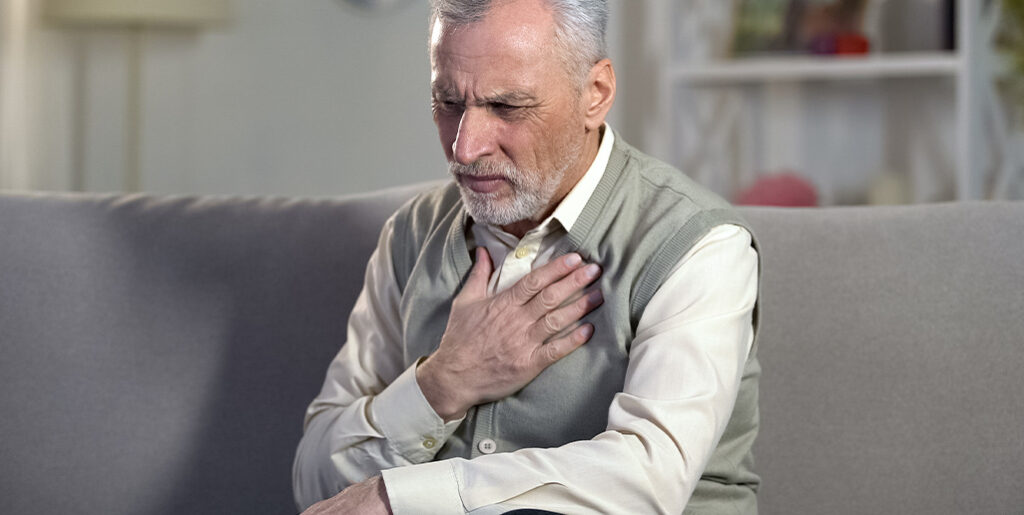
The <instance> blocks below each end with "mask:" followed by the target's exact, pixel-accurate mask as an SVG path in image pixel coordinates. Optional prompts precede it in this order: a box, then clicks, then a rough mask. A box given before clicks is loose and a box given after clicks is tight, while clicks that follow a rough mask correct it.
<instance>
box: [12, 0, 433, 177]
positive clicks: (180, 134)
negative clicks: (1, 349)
mask: <svg viewBox="0 0 1024 515" xmlns="http://www.w3.org/2000/svg"><path fill="white" fill-rule="evenodd" d="M4 2H5V4H4V7H5V10H4V14H3V15H2V17H0V20H2V21H3V22H4V23H5V24H9V23H11V21H12V16H11V12H10V10H9V9H6V8H8V7H10V6H11V5H12V4H16V5H15V7H16V8H17V9H22V10H24V11H26V12H25V14H24V17H25V18H26V19H27V20H28V23H27V25H28V27H27V28H28V31H27V34H24V35H15V36H17V38H16V39H13V40H12V37H13V36H12V35H11V33H10V32H9V31H5V36H4V38H3V47H4V48H3V55H4V62H3V64H4V67H3V69H4V71H5V74H4V75H3V76H2V77H0V78H2V80H3V88H2V89H0V92H2V93H3V94H4V99H5V102H4V104H3V105H4V107H6V108H8V109H6V111H4V112H3V113H0V114H2V115H3V120H4V125H3V126H2V127H0V128H2V129H3V136H4V137H3V141H4V142H5V143H7V145H5V146H0V154H2V156H0V157H2V159H0V162H2V166H3V168H4V169H3V175H2V177H4V178H6V179H5V180H4V182H3V183H2V184H0V187H6V188H12V189H51V190H60V189H69V188H75V186H76V184H77V185H78V186H80V187H81V188H82V189H85V190H90V191H115V190H120V189H122V188H124V187H125V185H126V182H125V174H126V163H127V162H130V160H129V156H130V154H129V152H127V149H126V147H125V145H126V142H127V141H129V139H128V136H127V131H128V129H129V127H130V125H131V124H130V118H129V117H128V113H129V111H128V110H127V92H128V91H129V87H128V85H129V84H130V70H131V66H130V65H129V63H130V62H131V61H130V59H131V50H132V48H133V45H138V48H139V49H140V51H141V53H140V62H141V68H140V70H141V74H140V77H139V79H140V84H141V90H140V93H141V97H140V102H141V103H140V107H141V109H140V122H141V124H140V130H139V135H140V141H141V146H140V150H139V152H140V154H139V162H140V164H141V173H140V177H139V179H140V186H141V189H143V190H147V191H154V192H164V193H185V192H189V193H191V192H194V193H255V194H289V195H332V194H344V193H352V192H361V191H367V190H370V189H374V188H380V187H386V186H391V185H397V184H405V183H409V182H413V181H420V180H429V179H433V178H440V177H443V176H444V173H445V171H444V170H445V166H444V159H443V154H442V152H441V150H440V145H439V144H438V143H437V137H436V133H435V131H434V128H433V123H432V122H431V119H430V110H429V102H428V98H429V96H428V85H429V66H428V63H427V56H426V50H425V46H426V39H427V21H426V18H427V6H426V3H424V2H411V3H410V4H409V5H406V6H404V7H401V8H399V9H396V10H395V11H394V12H389V13H379V14H373V13H367V12H365V11H362V10H359V9H355V8H352V7H349V6H347V5H345V4H343V3H342V2H341V1H340V0H304V1H303V2H281V1H278V0H235V1H234V2H233V7H234V12H233V15H232V19H231V21H230V23H229V24H228V25H227V26H224V27H219V28H213V29H207V30H203V31H172V30H166V29H146V30H144V31H141V32H140V33H137V34H133V32H132V31H131V30H130V29H113V28H106V29H87V30H79V29H68V28H58V27H53V26H51V25H49V24H47V23H45V22H43V21H42V20H41V18H40V13H39V12H38V11H39V9H38V2H35V1H33V0H4ZM15 14H17V13H15ZM5 28H6V27H5ZM12 52H13V53H14V54H13V58H12V57H11V55H12ZM25 62H27V64H24V63H25ZM12 63H13V64H18V66H19V67H18V68H17V69H16V70H15V71H16V72H17V75H18V77H19V78H18V80H12V76H13V75H12V74H11V73H6V72H7V71H8V70H9V68H10V67H11V66H10V65H11V64H12ZM19 63H22V64H19ZM11 106H22V108H20V109H15V110H12V109H10V107H11ZM15 146H16V147H17V148H14V147H15Z"/></svg>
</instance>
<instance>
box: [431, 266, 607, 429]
mask: <svg viewBox="0 0 1024 515" xmlns="http://www.w3.org/2000/svg"><path fill="white" fill-rule="evenodd" d="M491 273H492V267H491V259H490V256H489V255H488V254H487V251H486V250H484V249H483V248H479V249H478V250H477V262H476V264H475V265H474V266H473V269H472V271H471V272H470V276H469V279H468V280H467V281H466V285H465V287H463V289H462V291H461V292H460V293H459V295H458V296H456V297H455V300H454V301H453V303H452V310H451V314H450V316H449V318H448V326H447V328H446V329H445V333H444V335H443V336H442V338H441V344H440V346H439V347H438V349H437V350H436V351H435V352H434V353H433V354H431V355H430V357H429V358H427V359H426V360H425V361H424V362H423V363H422V364H421V365H420V366H419V368H418V369H417V370H416V380H417V382H418V383H419V386H420V389H421V390H422V391H423V395H424V396H425V397H426V398H427V401H428V402H429V403H430V405H431V406H432V407H433V408H434V410H435V411H436V412H437V413H438V415H440V416H441V417H442V418H443V419H444V420H446V421H449V420H455V419H458V418H461V417H462V416H464V415H465V413H466V411H467V410H468V409H469V408H471V407H473V406H476V405H478V404H482V403H485V402H491V401H496V400H499V399H502V398H504V397H507V396H509V395H511V394H513V393H515V392H517V391H519V390H520V389H521V388H522V387H524V386H526V385H527V384H528V383H529V382H530V381H532V380H533V379H534V378H535V377H537V375H539V374H540V373H541V372H542V371H543V370H544V369H545V368H547V367H548V366H550V365H551V364H553V363H555V362H556V361H558V360H560V359H562V358H563V357H565V356H567V355H569V353H571V352H572V351H574V350H575V349H577V348H578V347H580V346H581V345H583V344H584V343H586V342H587V340H589V339H590V337H591V336H592V335H593V332H594V328H593V326H592V325H590V324H581V323H580V320H581V319H582V318H583V317H584V316H585V315H586V314H587V313H590V312H591V311H593V310H594V309H595V308H597V307H598V306H600V305H601V303H602V302H603V300H604V299H603V296H602V294H601V291H600V290H597V289H593V290H591V291H589V292H585V290H586V289H587V286H588V285H590V284H592V283H593V282H594V280H595V279H597V277H598V276H600V274H601V269H600V267H599V266H597V265H594V264H589V265H587V264H584V263H583V262H582V259H581V258H580V256H579V255H577V254H567V255H565V256H562V257H559V258H557V259H553V260H552V261H551V262H549V263H548V264H546V265H544V266H542V267H540V268H538V269H537V270H534V271H533V272H531V273H529V274H528V275H526V276H525V277H523V278H522V279H521V280H520V281H519V282H517V283H516V284H515V285H513V286H512V287H511V288H509V289H507V290H505V291H503V292H501V293H498V294H497V295H494V296H492V297H488V296H487V293H486V292H487V284H488V279H489V278H490V276H491ZM574 298H575V299H574ZM570 299H574V300H571V301H570ZM567 301H569V302H567Z"/></svg>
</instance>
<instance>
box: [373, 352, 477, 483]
mask: <svg viewBox="0 0 1024 515" xmlns="http://www.w3.org/2000/svg"><path fill="white" fill-rule="evenodd" d="M417 365H419V363H415V364H413V365H412V366H411V367H409V368H408V369H406V371H405V372H402V375H400V376H398V379H395V380H394V382H392V383H391V384H390V385H389V386H388V387H387V388H385V389H384V391H382V392H381V393H379V394H378V395H377V396H376V397H374V399H373V402H371V403H370V415H371V417H372V419H373V422H374V425H376V426H377V429H378V430H379V431H380V432H381V434H383V435H384V437H385V438H387V440H388V445H390V446H391V449H392V450H393V451H395V452H397V453H398V454H399V455H401V456H402V457H403V458H405V459H407V460H409V461H411V462H412V463H424V462H427V461H430V460H432V459H434V456H435V455H436V454H437V451H438V450H440V449H441V446H442V445H444V443H445V442H446V441H448V437H450V436H451V435H452V433H454V432H455V429H457V428H458V427H459V424H461V423H462V420H463V419H458V420H453V421H451V422H448V423H447V424H446V423H445V422H444V420H442V419H441V417H440V416H439V415H438V414H437V413H436V412H435V411H434V408H432V407H431V406H430V403H429V402H428V401H427V398H426V397H424V396H423V392H422V391H421V390H420V385H419V383H417V382H416V366H417Z"/></svg>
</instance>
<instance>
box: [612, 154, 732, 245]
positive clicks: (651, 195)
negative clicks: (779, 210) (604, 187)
mask: <svg viewBox="0 0 1024 515" xmlns="http://www.w3.org/2000/svg"><path fill="white" fill-rule="evenodd" d="M613 165H615V166H620V167H621V169H622V172H621V174H620V177H619V181H618V182H619V184H618V185H617V186H616V189H617V190H622V191H623V192H626V191H628V192H632V196H633V197H634V198H633V199H632V201H631V202H628V204H631V205H633V206H634V207H635V209H636V210H637V214H638V216H639V217H640V219H641V220H644V219H646V220H649V221H650V222H652V223H654V222H656V221H659V220H664V221H668V220H665V219H666V217H667V218H669V219H672V220H673V221H674V223H678V222H679V220H678V218H679V217H684V218H687V219H689V218H691V217H694V216H700V217H705V216H710V215H712V214H722V215H727V216H725V218H726V219H725V220H722V221H721V223H726V222H727V221H729V220H731V219H732V218H733V217H734V216H735V213H734V209H733V207H732V205H731V204H729V202H727V201H726V200H725V199H723V198H722V197H721V196H719V195H718V194H716V193H714V192H712V191H711V190H709V189H707V188H706V187H704V186H701V185H700V184H697V183H696V182H695V181H694V180H693V179H691V178H690V177H689V176H688V175H686V174H685V173H684V172H683V171H681V170H679V169H678V168H676V167H674V166H672V165H669V164H668V163H665V162H664V161H661V160H659V159H657V158H655V157H652V156H649V155H647V154H645V153H643V152H641V151H640V150H637V149H636V148H635V147H633V146H632V145H630V144H629V143H626V142H625V141H624V140H623V139H622V138H616V140H615V148H614V150H613V152H612V159H611V161H610V162H609V166H613ZM716 225H717V224H716Z"/></svg>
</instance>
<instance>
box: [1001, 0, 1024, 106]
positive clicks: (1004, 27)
mask: <svg viewBox="0 0 1024 515" xmlns="http://www.w3.org/2000/svg"><path fill="white" fill-rule="evenodd" d="M1000 25H1001V27H1000V30H999V35H998V38H997V42H996V44H997V46H998V47H999V48H1000V49H1001V50H1002V51H1003V52H1005V54H1006V56H1007V58H1008V59H1009V64H1010V68H1011V74H1012V75H1011V77H1009V80H1008V81H1007V82H1008V84H1006V87H1007V89H1008V90H1009V91H1008V92H1009V93H1010V95H1011V96H1012V97H1013V98H1014V100H1015V101H1016V102H1017V103H1018V106H1019V108H1021V109H1024V0H1003V19H1002V20H1001V24H1000Z"/></svg>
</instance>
